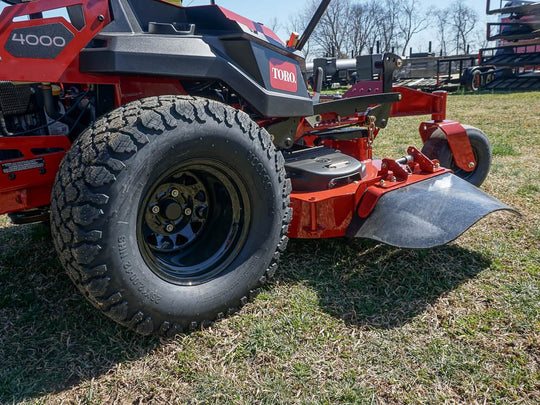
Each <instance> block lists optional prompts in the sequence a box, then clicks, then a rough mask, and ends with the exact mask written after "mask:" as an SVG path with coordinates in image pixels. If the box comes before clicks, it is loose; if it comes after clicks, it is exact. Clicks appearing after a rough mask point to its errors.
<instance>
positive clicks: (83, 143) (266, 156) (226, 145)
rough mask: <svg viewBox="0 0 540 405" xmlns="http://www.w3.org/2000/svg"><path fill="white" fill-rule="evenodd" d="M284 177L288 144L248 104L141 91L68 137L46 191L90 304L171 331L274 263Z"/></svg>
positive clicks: (226, 302) (216, 308) (221, 310)
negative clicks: (283, 147) (280, 145)
mask: <svg viewBox="0 0 540 405" xmlns="http://www.w3.org/2000/svg"><path fill="white" fill-rule="evenodd" d="M290 187H291V186H290V182H289V180H288V179H287V178H286V177H285V170H284V160H283V156H282V155H281V153H280V152H278V151H276V150H275V148H274V146H273V144H272V142H271V139H270V135H269V134H268V133H267V132H266V131H265V130H264V129H260V128H259V127H258V126H257V125H256V124H255V123H254V122H253V121H252V120H251V119H250V118H249V116H248V115H247V114H245V113H243V112H241V111H237V110H235V109H233V108H231V107H228V106H226V105H223V104H220V103H218V102H215V101H211V100H206V99H200V98H192V97H187V96H162V97H153V98H148V99H144V100H140V101H136V102H133V103H130V104H127V105H125V106H123V107H120V108H118V109H116V110H114V111H113V112H111V113H110V114H108V115H107V116H105V117H103V118H101V119H100V120H98V121H97V122H96V123H95V125H93V127H92V128H90V129H89V130H87V131H86V132H85V133H83V134H82V135H81V136H80V137H79V139H77V141H76V142H75V143H74V144H73V146H72V148H71V150H70V151H69V152H68V154H67V155H66V157H65V159H64V161H63V163H62V165H61V167H60V170H59V172H58V175H57V179H56V183H55V186H54V189H53V194H52V198H51V201H52V206H51V224H52V231H53V237H54V242H55V246H56V249H57V251H58V253H59V255H60V259H61V262H62V264H63V265H64V267H65V268H66V269H67V271H68V274H69V275H70V277H71V278H72V279H73V281H74V282H75V284H76V285H77V286H78V287H79V289H80V290H81V291H82V292H83V293H84V295H85V296H87V297H88V299H89V300H90V301H91V302H92V303H93V304H94V305H95V306H97V307H98V308H100V309H101V310H102V311H103V312H104V313H105V314H107V315H108V316H109V317H110V318H112V319H113V320H115V321H117V322H119V323H120V324H122V325H125V326H128V327H130V328H132V329H134V330H135V331H137V332H139V333H141V334H160V335H164V336H171V335H175V334H177V333H180V332H183V331H188V330H193V329H197V328H200V327H201V326H204V325H206V324H209V323H210V322H211V321H214V320H216V319H218V318H221V317H223V316H226V315H228V314H230V313H232V312H235V311H236V310H237V309H238V308H240V307H241V306H242V305H244V304H246V303H247V302H248V301H249V300H250V299H252V298H253V297H254V296H255V295H256V294H257V293H258V291H259V288H260V287H261V286H262V285H263V284H264V283H265V282H266V280H267V279H268V278H269V277H271V276H272V275H273V273H274V272H275V270H276V267H277V262H278V260H279V256H280V254H281V252H283V250H284V249H285V247H286V244H287V236H286V234H287V229H288V224H289V221H290V219H291V214H292V212H291V208H290V207H289V193H290V191H291V189H290Z"/></svg>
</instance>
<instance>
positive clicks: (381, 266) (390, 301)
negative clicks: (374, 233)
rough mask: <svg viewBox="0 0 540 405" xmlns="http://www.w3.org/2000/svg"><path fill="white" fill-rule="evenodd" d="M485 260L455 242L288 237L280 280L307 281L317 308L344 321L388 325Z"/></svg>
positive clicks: (395, 323)
mask: <svg viewBox="0 0 540 405" xmlns="http://www.w3.org/2000/svg"><path fill="white" fill-rule="evenodd" d="M490 264H491V262H490V260H489V259H488V258H486V257H484V256H482V255H481V254H478V253H476V252H472V251H469V250H466V249H463V248H461V247H458V246H455V245H447V246H442V247H438V248H433V249H422V250H404V249H398V248H393V247H390V246H386V245H382V244H379V243H376V242H372V241H369V240H361V239H352V240H351V239H334V240H304V241H302V240H292V241H291V242H290V243H289V247H288V249H287V252H286V254H285V257H284V258H283V261H282V264H281V272H280V278H281V280H280V281H281V282H283V283H291V282H292V283H298V282H299V283H304V284H306V285H308V286H310V287H311V288H313V289H314V290H315V291H316V292H317V294H318V296H319V300H320V302H319V305H320V307H321V308H322V309H323V310H324V311H326V312H327V313H328V314H330V315H332V316H334V317H336V318H340V319H343V320H344V321H345V322H346V323H347V324H348V325H353V326H367V327H370V328H376V329H392V328H397V327H400V326H403V325H404V324H406V323H408V322H410V321H411V320H412V318H414V317H415V316H417V315H419V314H421V313H422V312H423V311H424V310H425V309H426V307H427V306H428V305H430V304H432V303H434V302H435V301H436V300H437V298H439V297H441V296H443V295H444V294H445V293H447V292H449V291H452V290H454V289H455V288H457V287H458V286H459V285H461V284H463V283H465V282H466V281H468V280H470V279H471V278H474V277H475V276H476V275H477V274H478V273H480V272H481V271H483V270H485V269H487V268H488V267H489V266H490Z"/></svg>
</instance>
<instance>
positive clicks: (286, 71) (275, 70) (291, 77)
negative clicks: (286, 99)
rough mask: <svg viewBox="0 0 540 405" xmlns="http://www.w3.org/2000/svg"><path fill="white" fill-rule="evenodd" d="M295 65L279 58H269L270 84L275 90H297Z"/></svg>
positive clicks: (294, 91) (293, 91)
mask: <svg viewBox="0 0 540 405" xmlns="http://www.w3.org/2000/svg"><path fill="white" fill-rule="evenodd" d="M296 72H297V70H296V65H294V64H292V63H289V62H283V61H282V60H279V59H270V85H271V86H272V87H273V88H274V89H277V90H285V91H288V92H291V93H296V92H297V91H298V76H297V73H296Z"/></svg>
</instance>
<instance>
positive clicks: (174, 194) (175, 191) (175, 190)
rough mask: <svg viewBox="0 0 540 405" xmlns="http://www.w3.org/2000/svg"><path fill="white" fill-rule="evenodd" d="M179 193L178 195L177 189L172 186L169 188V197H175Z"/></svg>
mask: <svg viewBox="0 0 540 405" xmlns="http://www.w3.org/2000/svg"><path fill="white" fill-rule="evenodd" d="M179 195H180V192H179V191H178V190H177V189H175V188H173V189H172V190H171V197H173V198H177V197H178V196H179Z"/></svg>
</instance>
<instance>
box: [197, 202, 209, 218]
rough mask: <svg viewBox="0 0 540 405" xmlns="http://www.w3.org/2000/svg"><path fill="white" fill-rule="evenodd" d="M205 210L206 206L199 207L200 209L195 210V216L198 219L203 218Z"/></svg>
mask: <svg viewBox="0 0 540 405" xmlns="http://www.w3.org/2000/svg"><path fill="white" fill-rule="evenodd" d="M207 210H208V208H207V207H206V205H201V206H200V207H198V208H197V216H198V217H199V218H205V217H206V212H207Z"/></svg>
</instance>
